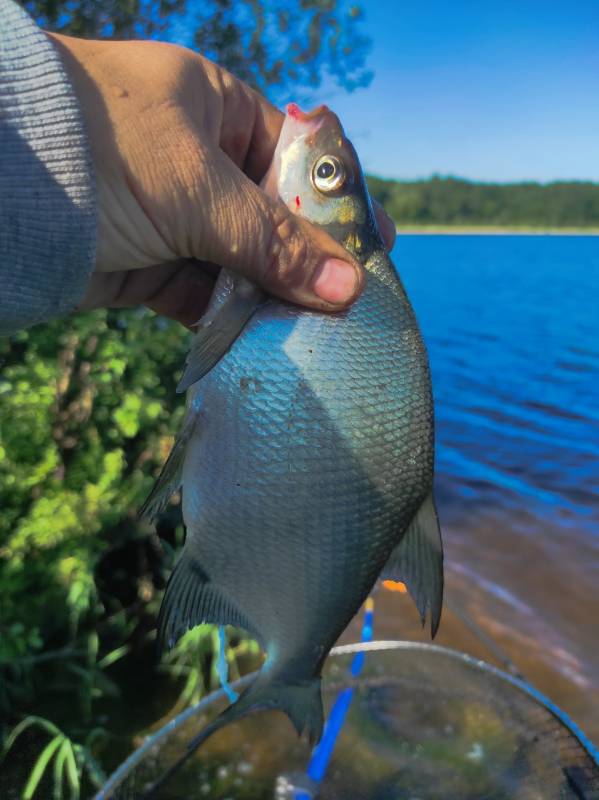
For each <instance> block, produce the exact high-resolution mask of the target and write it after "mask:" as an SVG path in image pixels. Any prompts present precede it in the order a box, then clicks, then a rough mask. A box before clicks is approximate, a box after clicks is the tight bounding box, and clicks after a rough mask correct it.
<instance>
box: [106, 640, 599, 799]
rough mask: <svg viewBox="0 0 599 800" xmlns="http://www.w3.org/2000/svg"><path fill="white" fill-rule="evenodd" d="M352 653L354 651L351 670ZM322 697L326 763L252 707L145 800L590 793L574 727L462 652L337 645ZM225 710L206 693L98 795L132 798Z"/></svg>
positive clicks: (589, 748) (588, 769) (597, 792)
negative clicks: (153, 799) (326, 717)
mask: <svg viewBox="0 0 599 800" xmlns="http://www.w3.org/2000/svg"><path fill="white" fill-rule="evenodd" d="M356 653H363V654H365V655H363V656H358V658H361V659H363V663H360V670H358V672H359V677H358V678H355V677H353V675H352V671H353V673H354V675H355V674H356V669H355V666H356ZM251 679H252V676H249V677H248V678H246V679H244V680H243V681H241V682H238V683H237V684H236V685H234V686H236V688H242V686H243V685H244V684H246V685H247V683H248V682H249V681H250V680H251ZM323 697H324V703H325V712H329V722H328V725H329V728H330V726H331V724H335V725H337V727H338V728H339V730H338V736H336V737H333V739H331V736H329V737H328V739H329V741H330V744H331V746H330V750H331V754H330V761H329V760H328V755H327V754H324V755H323V754H322V753H321V756H322V758H320V766H319V765H318V764H316V766H315V764H314V756H312V760H311V758H310V749H309V747H308V745H307V744H306V743H305V742H303V741H301V740H298V738H297V736H296V735H295V732H294V731H293V729H292V727H291V725H290V724H289V722H288V720H287V719H286V718H285V717H283V715H282V714H280V713H277V712H263V713H260V714H256V715H254V716H250V717H248V718H246V719H244V720H242V721H241V722H239V723H237V724H235V725H231V726H229V727H228V728H225V729H223V730H222V731H220V732H219V733H217V734H215V735H214V737H213V738H212V739H210V740H209V741H208V742H207V743H206V744H204V745H203V746H202V748H201V749H200V750H199V751H198V752H197V753H195V754H194V756H193V757H192V758H190V759H189V760H188V761H187V762H186V763H185V764H184V765H183V766H182V767H181V768H180V769H179V770H177V771H176V772H175V773H174V774H173V775H172V776H171V777H170V778H169V780H168V781H167V782H166V783H164V784H163V785H162V786H161V787H160V788H159V789H157V791H156V793H155V795H153V796H154V797H156V798H160V799H162V800H167V798H168V800H177V799H178V798H181V800H183V798H185V800H191V799H192V798H200V799H201V798H210V800H311V798H314V799H316V798H319V800H431V799H432V798H435V800H438V799H439V798H451V799H452V800H453V799H454V798H455V799H457V800H553V798H555V799H556V800H557V799H558V798H559V799H560V800H562V799H569V798H573V799H574V800H581V799H582V800H599V763H598V759H597V751H596V750H595V749H594V747H593V745H591V743H590V742H588V740H586V739H585V737H584V735H583V734H582V733H581V732H580V731H579V730H578V729H577V728H576V727H575V726H574V725H573V723H571V722H570V721H569V720H568V719H567V718H566V717H565V715H564V714H563V713H562V712H560V711H559V709H557V708H556V707H555V706H553V705H552V704H551V703H550V702H549V701H548V700H547V699H546V698H544V697H542V696H541V695H539V694H538V693H537V692H535V690H534V689H532V688H531V687H530V686H528V685H527V684H525V683H524V682H522V681H520V680H518V679H516V678H513V677H512V676H510V675H507V674H505V673H503V672H501V671H500V670H498V669H496V668H494V667H491V666H489V665H488V664H485V663H484V662H482V661H478V660H475V659H473V658H471V657H469V656H466V655H464V654H462V653H457V652H455V651H452V650H449V649H447V648H443V647H438V646H435V645H425V644H417V643H411V642H370V643H361V644H357V645H347V646H342V647H338V648H336V649H335V650H334V651H333V653H332V655H331V657H330V658H329V660H328V663H327V668H326V670H325V676H324V681H323ZM227 704H228V701H227V699H226V697H225V696H224V693H223V692H222V691H220V692H216V693H214V694H213V695H210V696H209V697H207V698H206V699H205V700H203V701H202V702H201V703H200V704H199V705H198V706H196V707H195V708H193V709H189V710H188V711H186V712H185V713H184V714H182V715H180V716H179V717H177V718H175V719H174V720H172V721H171V722H170V723H168V725H166V726H165V728H163V729H161V730H160V731H159V732H158V733H157V734H155V735H154V736H153V737H152V738H151V739H149V740H148V741H147V742H146V743H145V744H144V745H143V747H141V748H140V749H139V750H138V751H136V752H135V753H134V754H133V755H132V756H131V757H130V758H129V759H128V760H127V761H126V762H125V763H124V764H123V765H122V766H121V767H120V768H119V770H117V772H116V773H115V774H114V775H113V776H112V778H111V779H110V780H109V782H108V783H107V784H106V786H105V787H104V789H103V790H102V791H101V792H100V793H99V794H98V796H97V798H98V800H108V798H114V799H115V800H116V798H135V797H140V796H142V795H143V794H144V792H145V791H146V790H147V789H148V788H149V787H150V786H152V784H153V783H154V782H155V781H157V780H158V779H159V778H160V776H161V775H163V774H164V773H165V771H166V770H168V768H169V767H170V766H171V765H172V764H173V763H174V762H175V761H176V760H177V759H178V758H179V757H180V755H181V753H182V752H184V751H185V748H186V745H187V743H188V741H189V740H190V739H192V738H193V736H194V735H195V734H196V733H197V732H198V731H199V730H200V728H201V727H203V726H204V725H205V724H206V723H207V722H209V721H210V720H211V719H213V718H214V716H215V715H216V714H218V713H219V712H220V711H222V710H223V708H224V707H225V706H226V705H227ZM340 706H344V708H343V709H342V712H339V708H340ZM332 707H333V708H334V709H335V711H334V712H333V717H335V714H336V715H337V721H336V722H334V720H331V718H330V711H331V708H332ZM338 712H339V713H338ZM329 733H330V730H329ZM323 759H324V760H323Z"/></svg>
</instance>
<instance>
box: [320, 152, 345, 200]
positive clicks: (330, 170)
mask: <svg viewBox="0 0 599 800" xmlns="http://www.w3.org/2000/svg"><path fill="white" fill-rule="evenodd" d="M312 183H313V184H314V186H315V187H316V189H318V191H319V192H323V193H325V194H328V192H335V191H336V190H337V189H340V188H341V187H342V186H343V184H344V183H345V169H344V168H343V164H342V163H341V161H339V159H338V158H336V157H335V156H321V157H320V158H319V159H318V161H317V162H316V164H314V167H313V169H312Z"/></svg>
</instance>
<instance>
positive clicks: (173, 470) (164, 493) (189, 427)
mask: <svg viewBox="0 0 599 800" xmlns="http://www.w3.org/2000/svg"><path fill="white" fill-rule="evenodd" d="M198 416H199V412H197V411H196V410H194V409H193V408H192V407H191V406H190V407H188V409H187V413H186V415H185V419H184V420H183V426H182V428H181V431H180V432H179V435H178V436H177V439H176V441H175V444H174V445H173V449H172V450H171V452H170V453H169V456H168V458H167V460H166V462H165V464H164V466H163V467H162V470H161V472H160V475H159V476H158V478H157V479H156V483H155V484H154V486H153V488H152V491H151V492H150V494H149V495H148V497H147V499H146V501H145V502H144V504H143V506H142V507H141V509H140V510H139V516H140V517H143V518H145V519H147V520H149V521H150V522H151V521H152V520H153V519H154V518H155V517H157V516H158V514H160V513H161V512H162V511H164V509H165V508H166V506H167V504H168V501H169V500H170V498H171V497H172V495H173V494H174V493H175V492H176V491H177V490H178V489H179V488H180V487H181V481H182V471H183V461H184V460H185V451H186V449H187V444H188V442H189V440H190V439H191V436H192V434H193V432H194V430H195V428H196V424H197V421H198Z"/></svg>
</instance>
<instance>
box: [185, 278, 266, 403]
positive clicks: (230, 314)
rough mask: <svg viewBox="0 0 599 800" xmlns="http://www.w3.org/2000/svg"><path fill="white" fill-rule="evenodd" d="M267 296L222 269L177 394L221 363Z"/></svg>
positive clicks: (192, 345)
mask: <svg viewBox="0 0 599 800" xmlns="http://www.w3.org/2000/svg"><path fill="white" fill-rule="evenodd" d="M264 297H265V295H264V292H262V290H261V289H258V287H257V286H254V284H253V283H250V281H248V280H246V279H245V278H242V277H240V276H238V275H233V274H231V273H229V272H227V271H226V270H224V269H222V270H221V272H220V274H219V277H218V280H217V283H216V286H215V287H214V292H213V293H212V298H211V299H210V305H209V306H208V309H207V310H206V313H205V314H204V316H203V317H201V319H200V321H199V322H198V328H197V332H196V334H195V336H194V338H193V340H192V343H191V347H190V349H189V353H188V355H187V361H186V363H185V370H184V372H183V376H182V378H181V380H180V381H179V385H178V386H177V392H184V391H185V390H186V389H189V387H190V386H192V385H193V384H194V383H196V381H199V380H200V378H203V377H204V375H206V373H208V372H209V371H210V370H211V369H212V367H214V366H215V365H216V364H217V363H218V362H219V361H220V359H221V358H222V357H223V356H224V355H225V353H226V352H227V351H228V350H229V348H230V347H231V345H232V344H233V342H234V341H235V339H237V337H238V336H239V334H240V333H241V331H242V330H243V329H244V327H245V325H246V323H247V321H248V320H249V319H250V317H251V316H252V314H253V313H254V311H255V310H256V308H257V307H258V305H259V304H260V302H261V301H262V300H263V299H264Z"/></svg>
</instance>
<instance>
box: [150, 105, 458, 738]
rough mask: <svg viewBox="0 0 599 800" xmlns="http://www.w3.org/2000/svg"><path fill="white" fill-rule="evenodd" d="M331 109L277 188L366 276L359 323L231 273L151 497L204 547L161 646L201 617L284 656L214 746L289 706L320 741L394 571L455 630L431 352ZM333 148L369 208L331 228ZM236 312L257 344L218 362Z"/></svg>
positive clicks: (181, 578) (287, 155)
mask: <svg viewBox="0 0 599 800" xmlns="http://www.w3.org/2000/svg"><path fill="white" fill-rule="evenodd" d="M295 113H296V114H297V113H298V112H297V111H296V112H295ZM299 114H301V112H299ZM319 114H320V117H319V116H318V115H313V116H312V117H310V115H302V117H305V118H306V119H307V120H308V121H309V122H312V123H314V124H312V125H306V126H305V128H307V129H308V131H309V132H310V135H311V136H312V141H311V140H310V138H309V136H308V134H306V132H305V129H304V128H303V127H302V126H301V125H298V120H297V118H294V116H293V114H290V115H288V118H287V120H286V125H287V128H286V127H285V126H284V128H283V132H282V134H281V140H280V145H281V147H280V151H279V152H278V154H277V156H276V157H275V165H274V167H273V170H274V173H275V177H274V178H273V175H272V174H270V175H269V176H267V181H266V184H267V185H268V183H269V181H270V184H271V189H270V190H271V191H272V190H273V189H272V186H273V185H274V186H276V190H277V191H278V193H279V195H280V196H281V197H282V198H283V199H284V200H286V201H287V202H289V204H290V207H291V206H292V204H293V203H294V201H295V196H297V193H298V191H299V189H298V186H299V187H300V189H301V196H302V208H303V213H305V214H307V215H310V213H311V218H312V219H314V220H315V221H317V222H318V221H321V224H325V225H326V226H327V227H328V228H329V230H331V232H332V233H333V235H335V236H336V237H337V238H339V239H340V240H341V241H345V242H346V244H347V245H348V246H349V245H351V249H352V252H354V254H355V255H356V256H357V257H358V258H360V260H361V261H362V263H363V264H364V267H365V272H366V280H365V286H364V291H363V293H362V294H361V296H360V297H359V299H358V300H357V301H356V302H355V303H354V304H353V305H352V306H351V307H350V308H349V309H348V310H346V311H344V312H341V313H337V314H323V313H316V312H312V311H307V310H304V309H301V308H298V307H295V306H292V305H290V304H288V303H285V302H282V301H279V300H276V299H274V298H267V299H263V298H261V297H260V296H259V295H257V294H253V292H255V290H253V288H252V287H248V286H245V285H244V284H243V283H239V282H237V283H235V280H234V279H233V278H227V277H226V276H225V278H224V280H223V281H221V283H220V286H217V289H216V290H215V304H214V309H213V312H210V311H209V312H208V314H212V316H211V317H210V320H209V324H208V325H207V326H205V327H204V328H202V327H200V330H199V332H198V337H199V340H198V341H199V344H198V345H197V348H196V356H195V357H194V350H193V348H192V357H191V358H190V363H189V364H188V372H190V374H191V375H192V376H193V378H194V379H195V377H196V376H197V374H198V362H200V368H199V373H201V374H203V373H205V372H206V366H207V365H208V364H212V362H214V356H215V354H220V356H221V357H220V360H218V361H217V362H216V363H214V364H213V365H212V366H211V367H210V368H209V371H207V373H206V374H203V377H202V378H201V380H199V381H197V382H194V383H193V384H192V385H191V387H190V388H189V390H188V407H187V417H186V423H185V427H184V430H183V432H182V436H181V438H180V441H179V443H178V445H176V447H175V451H174V454H173V456H171V459H169V461H171V463H170V466H169V464H168V463H167V466H166V467H165V473H164V474H163V478H162V489H161V488H160V486H159V489H158V490H157V493H156V494H155V495H154V497H153V498H151V501H150V508H151V510H156V509H157V508H158V507H159V505H160V503H162V502H163V501H164V497H165V496H166V495H168V494H170V492H171V491H172V490H173V489H174V488H176V486H177V485H178V484H179V483H180V484H182V487H183V517H184V521H185V523H186V526H187V539H186V543H185V546H184V551H183V553H182V556H181V558H180V560H179V562H178V564H177V566H176V568H175V571H174V573H173V576H172V578H171V580H170V582H169V586H168V587H167V592H166V595H165V600H164V604H163V609H162V611H161V619H160V636H161V638H162V639H163V640H164V641H165V643H166V644H169V645H170V644H172V643H173V642H174V641H176V639H177V638H178V637H179V636H180V635H182V633H184V631H185V630H187V629H188V628H189V627H193V626H194V625H196V624H199V623H201V622H214V623H219V624H232V625H236V626H240V627H243V628H245V629H246V630H248V631H249V632H250V633H251V634H252V635H253V636H254V637H256V639H257V640H258V641H259V643H260V645H261V646H262V648H263V649H264V650H265V652H266V655H267V657H266V661H265V663H264V665H263V667H262V670H261V672H260V674H259V676H258V678H257V680H256V682H255V683H254V684H253V685H252V686H251V687H250V688H249V689H248V690H246V692H245V693H244V694H243V695H242V696H241V698H240V699H239V700H238V701H237V703H236V704H235V705H233V706H231V707H230V708H229V709H228V710H227V711H225V712H224V714H223V715H221V717H220V718H219V719H218V720H217V721H216V722H215V723H213V724H212V725H211V726H208V728H206V729H205V730H204V731H203V732H202V733H201V734H200V736H199V737H198V739H197V740H196V742H195V744H196V745H197V744H198V743H199V742H200V741H203V740H204V739H205V738H206V737H207V736H208V735H210V734H211V733H212V732H213V731H214V730H216V729H217V728H218V727H221V726H222V725H223V724H225V723H226V722H227V721H230V720H232V719H235V718H238V717H240V716H242V715H243V714H245V713H248V712H249V711H252V710H256V709H258V708H265V707H271V708H280V709H282V710H283V711H286V712H287V714H288V715H289V716H290V718H291V720H292V722H293V723H294V724H295V726H296V728H297V729H298V731H301V730H303V729H307V731H308V734H309V736H310V738H311V739H312V740H318V739H319V738H320V735H321V731H322V704H321V699H320V673H321V669H322V665H323V662H324V660H325V658H326V656H327V654H328V652H329V650H330V649H331V647H332V646H333V644H334V643H335V641H336V639H337V638H338V637H339V635H340V634H341V632H342V631H343V630H344V628H345V627H346V626H347V624H348V623H349V621H350V620H351V618H352V617H353V616H354V614H355V613H356V611H357V610H358V609H359V607H360V605H361V604H362V602H363V601H364V600H365V598H366V597H367V596H368V594H369V592H370V591H371V589H372V587H373V584H374V583H375V581H376V579H377V577H378V576H379V575H381V574H385V575H387V576H389V577H395V578H397V579H401V580H404V581H405V582H406V583H407V584H408V586H409V588H410V590H411V592H412V594H413V596H414V598H415V600H416V602H417V604H418V607H419V609H420V611H421V614H422V615H423V616H424V614H425V613H426V612H427V611H428V610H430V612H431V618H432V627H433V631H434V629H436V626H437V624H438V620H439V614H440V607H441V592H442V554H441V544H440V538H439V530H438V524H437V519H436V514H435V511H434V506H433V504H432V499H431V490H432V476H433V454H434V450H433V405H432V395H431V384H430V374H429V367H428V359H427V355H426V350H425V347H424V344H423V341H422V338H421V335H420V332H419V329H418V324H417V321H416V318H415V316H414V313H413V310H412V308H411V306H410V303H409V301H408V298H407V296H406V293H405V291H404V289H403V286H402V284H401V281H400V279H399V278H398V276H397V273H396V271H395V269H394V267H393V265H392V263H391V262H390V260H389V258H388V256H387V254H386V252H385V249H384V246H383V243H382V241H381V239H380V236H379V234H378V231H377V229H376V224H375V222H374V217H373V214H372V209H371V206H370V202H369V199H368V195H367V190H366V187H365V185H364V180H363V176H362V173H361V170H360V168H359V162H358V161H357V157H356V156H355V152H354V151H353V148H351V146H350V145H349V143H348V142H347V140H346V139H345V138H344V136H343V134H342V130H341V128H340V125H339V123H338V121H337V120H336V118H335V117H334V115H332V114H331V112H328V110H326V109H325V110H319ZM315 120H316V122H320V124H319V125H318V126H317V125H316V123H315V122H314V121H315ZM302 121H303V120H302V119H301V118H300V122H302ZM298 127H299V133H298ZM323 129H324V130H323ZM325 134H326V136H325ZM302 136H303V139H302ZM298 140H299V141H298ZM306 140H307V141H306ZM321 151H323V152H324V153H325V154H326V153H329V152H333V153H334V154H336V155H335V158H337V159H339V160H341V159H343V163H344V164H345V166H344V169H345V171H346V174H345V180H344V183H345V194H344V195H343V197H345V198H347V196H348V193H349V196H350V199H351V200H352V202H350V203H348V202H346V203H345V206H344V208H345V216H343V215H341V219H340V215H339V213H338V211H339V209H337V212H336V213H335V211H334V210H333V213H331V209H330V207H328V206H327V208H326V209H324V211H325V213H326V214H328V217H327V218H326V220H325V222H324V223H323V222H322V214H321V215H320V220H319V213H318V212H319V208H318V202H317V201H318V195H316V199H315V201H314V203H315V206H314V208H313V210H312V212H310V194H309V192H311V191H316V190H315V189H314V187H313V186H312V185H311V184H310V186H309V185H308V184H307V179H306V173H308V174H311V173H310V170H312V171H313V169H314V164H315V159H316V160H318V158H320V157H322V152H321ZM299 154H303V155H302V157H301V158H300V157H299ZM277 157H278V162H277V160H276V159H277ZM285 159H287V163H285ZM298 171H299V176H298ZM329 171H330V170H329V169H325V170H323V173H327V172H329ZM350 174H351V177H350V178H348V175H350ZM302 176H303V180H302ZM325 177H326V175H325ZM334 191H335V194H336V196H335V198H333V201H335V199H339V196H340V195H339V192H338V191H337V190H334ZM343 197H342V198H341V199H343ZM353 198H355V201H354V199H353ZM325 200H329V198H326V197H325ZM323 205H324V203H323ZM352 208H353V212H352V211H351V209H352ZM348 209H349V212H351V213H349V212H348ZM244 292H245V294H244ZM240 295H241V296H243V297H244V299H243V301H242V302H239V301H238V300H236V299H235V298H236V297H239V296H240ZM248 297H249V298H250V299H249V301H248ZM244 303H245V305H244ZM248 303H249V305H250V306H252V304H253V312H252V313H251V314H250V315H249V316H248V315H247V306H248ZM227 304H228V305H227ZM242 306H243V308H245V311H244V310H243V309H241V307H242ZM235 308H237V313H238V317H239V320H240V322H239V323H238V324H239V327H240V331H239V332H238V333H239V335H238V336H237V338H236V339H234V341H233V342H232V344H231V343H230V342H229V343H228V344H227V345H226V346H227V347H228V349H227V351H226V352H224V354H223V353H219V348H222V346H223V345H222V344H221V345H218V346H212V352H210V350H211V345H210V342H212V345H214V340H215V339H216V340H218V341H220V339H219V336H218V335H217V334H218V330H217V329H218V324H219V323H218V315H219V313H220V314H221V315H222V316H223V318H227V319H228V323H227V326H225V325H223V326H222V327H223V329H225V328H226V333H225V334H224V339H227V336H228V338H231V337H230V336H229V334H228V331H229V330H230V322H231V315H232V316H233V317H234V316H235V314H234V313H232V309H235ZM240 309H241V310H240ZM227 314H228V315H229V316H228V317H227ZM246 317H247V319H246ZM215 326H216V327H215ZM221 339H222V337H221ZM207 353H208V355H207ZM198 354H199V355H198ZM194 358H195V362H194ZM202 365H203V366H202ZM184 382H185V378H184Z"/></svg>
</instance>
